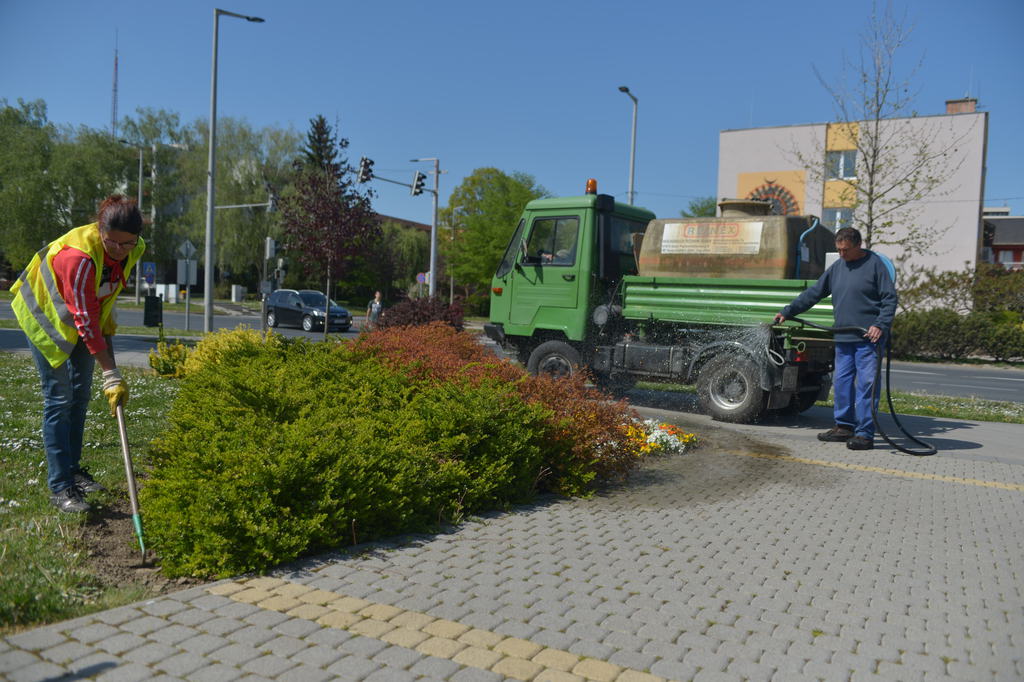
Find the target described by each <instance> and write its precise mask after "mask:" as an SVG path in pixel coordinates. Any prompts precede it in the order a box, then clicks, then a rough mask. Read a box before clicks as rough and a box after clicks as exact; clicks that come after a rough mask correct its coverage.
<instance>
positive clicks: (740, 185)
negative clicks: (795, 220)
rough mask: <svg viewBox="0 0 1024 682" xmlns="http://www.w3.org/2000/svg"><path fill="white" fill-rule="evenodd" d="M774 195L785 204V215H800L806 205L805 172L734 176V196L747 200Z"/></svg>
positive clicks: (776, 172) (767, 172) (768, 172)
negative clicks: (764, 195)
mask: <svg viewBox="0 0 1024 682" xmlns="http://www.w3.org/2000/svg"><path fill="white" fill-rule="evenodd" d="M766 192H767V193H774V194H775V195H776V196H777V197H779V198H780V199H781V202H782V203H783V204H786V206H785V210H786V214H787V215H800V214H802V213H803V212H804V211H805V209H804V206H805V205H806V203H807V172H806V171H795V170H783V171H759V172H756V173H740V174H739V175H738V176H736V196H737V197H738V198H742V199H747V198H751V197H752V196H755V195H763V194H764V193H766Z"/></svg>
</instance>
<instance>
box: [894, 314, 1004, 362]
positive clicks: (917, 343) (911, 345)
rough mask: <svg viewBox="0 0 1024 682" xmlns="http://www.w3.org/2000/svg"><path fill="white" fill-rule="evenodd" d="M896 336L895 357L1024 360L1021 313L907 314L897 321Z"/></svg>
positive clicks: (895, 321)
mask: <svg viewBox="0 0 1024 682" xmlns="http://www.w3.org/2000/svg"><path fill="white" fill-rule="evenodd" d="M892 336H893V342H892V353H893V355H894V356H895V357H902V358H912V357H925V358H937V359H940V360H959V359H963V358H967V357H970V356H972V355H981V356H986V357H990V358H993V359H995V360H999V361H1009V360H1021V359H1024V324H1022V322H1021V315H1020V314H1019V313H1013V312H1007V311H1003V312H981V313H969V314H967V315H960V314H958V313H956V312H954V311H952V310H948V309H942V308H938V309H933V310H923V311H910V312H904V313H900V314H899V315H897V316H896V319H895V320H894V321H893V335H892Z"/></svg>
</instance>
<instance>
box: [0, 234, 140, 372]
mask: <svg viewBox="0 0 1024 682" xmlns="http://www.w3.org/2000/svg"><path fill="white" fill-rule="evenodd" d="M68 246H70V247H74V248H76V249H78V250H79V251H81V252H83V253H86V254H88V255H89V257H90V258H92V262H93V265H95V267H96V290H97V291H99V288H100V284H101V283H102V280H103V254H104V250H103V239H102V237H101V236H100V229H99V223H90V224H89V225H83V226H81V227H76V228H75V229H73V230H71V231H69V232H66V233H65V234H64V235H62V236H60V237H58V238H57V239H55V240H54V241H52V242H50V243H49V244H47V245H46V246H44V247H43V248H42V249H41V250H40V251H39V252H38V253H36V255H35V256H33V257H32V261H31V262H30V263H29V264H28V267H27V268H25V270H24V272H22V273H21V276H20V277H18V281H17V282H15V283H14V285H13V286H12V287H11V291H12V292H13V293H14V294H15V296H14V301H13V302H12V303H11V307H12V308H13V309H14V315H15V317H17V318H18V324H19V325H21V328H22V329H23V330H24V331H25V334H26V336H28V338H29V341H31V342H32V343H33V344H34V345H35V347H36V348H38V349H39V352H40V353H42V354H43V357H44V358H46V359H47V361H48V362H49V363H50V365H51V366H53V367H57V366H59V365H60V364H61V363H62V362H64V361H65V360H67V359H68V356H69V355H71V351H72V350H74V348H75V344H76V343H78V329H77V328H76V327H75V320H74V316H73V315H72V314H71V311H70V310H69V309H68V306H67V303H66V302H65V301H64V298H63V297H62V296H61V295H60V290H59V289H58V288H57V279H56V277H55V275H54V272H53V259H54V257H55V256H56V255H57V254H58V253H60V252H61V250H62V249H64V248H65V247H68ZM145 250H146V243H145V242H144V241H143V240H142V237H139V243H138V244H136V245H135V248H133V249H132V250H131V252H130V253H129V254H128V261H127V262H126V263H125V266H124V279H125V280H126V281H127V279H128V276H129V274H131V271H132V267H133V266H134V265H135V264H136V263H137V262H138V260H139V258H141V257H142V252H143V251H145ZM123 288H124V285H123V284H121V283H120V282H118V283H117V285H116V287H115V289H114V293H113V294H112V295H111V296H109V297H108V298H107V299H105V300H104V301H103V302H102V303H101V304H100V331H101V332H102V333H103V334H104V335H105V336H109V335H111V334H113V333H114V332H115V331H116V330H117V324H116V323H115V322H114V317H113V310H114V302H115V301H116V300H117V295H118V294H119V293H120V292H121V290H122V289H123Z"/></svg>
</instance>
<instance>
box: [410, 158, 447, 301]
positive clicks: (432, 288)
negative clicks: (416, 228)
mask: <svg viewBox="0 0 1024 682" xmlns="http://www.w3.org/2000/svg"><path fill="white" fill-rule="evenodd" d="M410 161H411V162H412V163H419V162H420V161H433V162H434V190H433V191H434V217H433V218H432V219H431V221H430V282H428V288H427V293H428V295H430V296H434V295H435V294H436V293H437V188H438V183H439V181H440V179H441V169H440V163H441V162H440V161H438V160H437V159H435V158H434V157H425V158H422V159H410Z"/></svg>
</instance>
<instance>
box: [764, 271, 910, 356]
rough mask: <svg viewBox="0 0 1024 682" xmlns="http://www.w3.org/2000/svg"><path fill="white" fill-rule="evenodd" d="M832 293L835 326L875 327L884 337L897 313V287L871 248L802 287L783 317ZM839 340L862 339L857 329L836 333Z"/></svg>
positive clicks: (807, 308) (801, 309)
mask: <svg viewBox="0 0 1024 682" xmlns="http://www.w3.org/2000/svg"><path fill="white" fill-rule="evenodd" d="M829 295H831V296H832V308H833V313H834V315H835V321H836V326H837V327H863V328H864V329H867V328H868V327H871V326H875V327H878V328H879V329H881V330H882V332H883V333H884V334H885V336H886V337H888V335H889V330H890V329H891V328H892V319H893V317H895V316H896V286H895V285H894V284H893V281H892V278H891V277H890V276H889V270H888V269H887V268H886V267H885V264H884V263H883V262H882V259H881V258H879V257H878V256H876V255H875V254H874V253H872V252H871V251H865V252H864V257H863V258H860V259H858V260H855V261H851V262H849V263H848V262H846V261H844V260H841V259H840V260H838V261H836V262H835V263H833V264H832V266H831V267H830V268H829V269H828V270H826V271H825V272H824V274H822V276H821V277H819V278H818V281H817V282H815V283H814V284H812V285H811V286H810V287H808V288H807V289H805V290H804V292H803V293H801V294H800V295H799V296H797V297H796V298H794V299H793V302H792V303H790V304H789V305H787V306H786V307H785V308H783V309H782V311H781V312H782V315H783V317H786V318H790V317H795V316H799V315H800V313H802V312H804V311H806V310H810V309H811V307H812V306H814V304H815V303H817V302H818V301H820V300H821V299H823V298H825V297H826V296H829ZM835 340H836V341H839V342H850V341H864V340H865V339H864V337H863V335H862V334H860V333H857V332H836V334H835Z"/></svg>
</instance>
